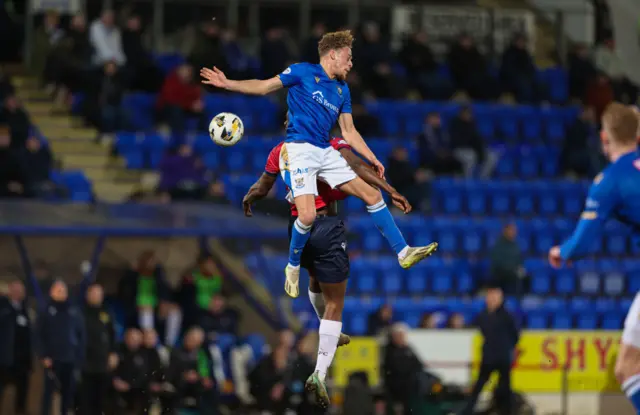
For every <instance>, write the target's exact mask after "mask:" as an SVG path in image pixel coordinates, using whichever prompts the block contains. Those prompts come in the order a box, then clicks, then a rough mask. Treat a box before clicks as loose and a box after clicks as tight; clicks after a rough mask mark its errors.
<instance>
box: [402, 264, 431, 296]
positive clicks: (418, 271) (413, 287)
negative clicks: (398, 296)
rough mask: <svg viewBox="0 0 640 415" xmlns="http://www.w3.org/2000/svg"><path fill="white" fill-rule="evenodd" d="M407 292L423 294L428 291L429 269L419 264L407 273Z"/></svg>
mask: <svg viewBox="0 0 640 415" xmlns="http://www.w3.org/2000/svg"><path fill="white" fill-rule="evenodd" d="M407 274H408V275H407V291H408V292H410V293H417V294H419V293H423V292H426V291H427V267H426V266H425V264H418V265H416V266H414V267H412V268H411V269H410V270H409V271H408V273H407Z"/></svg>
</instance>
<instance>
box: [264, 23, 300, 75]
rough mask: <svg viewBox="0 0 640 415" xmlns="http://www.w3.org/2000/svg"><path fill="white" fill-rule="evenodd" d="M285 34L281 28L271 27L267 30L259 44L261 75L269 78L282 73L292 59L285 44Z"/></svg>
mask: <svg viewBox="0 0 640 415" xmlns="http://www.w3.org/2000/svg"><path fill="white" fill-rule="evenodd" d="M286 36H287V33H286V31H285V29H283V28H281V27H272V28H270V29H268V30H267V32H266V33H265V36H264V38H263V39H262V42H261V44H260V62H261V64H262V74H263V75H264V76H266V77H271V76H273V74H277V73H280V72H282V68H285V67H286V66H287V65H289V64H290V63H291V60H292V59H293V56H292V53H291V50H290V49H289V45H288V43H287V37H286Z"/></svg>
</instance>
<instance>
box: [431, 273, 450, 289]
mask: <svg viewBox="0 0 640 415" xmlns="http://www.w3.org/2000/svg"><path fill="white" fill-rule="evenodd" d="M432 284H433V285H432V287H431V288H432V290H433V292H434V293H436V294H447V293H451V292H452V291H453V275H451V273H450V272H449V270H447V269H446V268H445V269H441V270H438V271H436V272H435V273H434V275H433V278H432Z"/></svg>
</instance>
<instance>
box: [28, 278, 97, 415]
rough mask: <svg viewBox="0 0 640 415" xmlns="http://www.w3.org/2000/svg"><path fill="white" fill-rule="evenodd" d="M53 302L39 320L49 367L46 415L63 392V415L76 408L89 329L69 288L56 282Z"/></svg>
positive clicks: (44, 360) (42, 348)
mask: <svg viewBox="0 0 640 415" xmlns="http://www.w3.org/2000/svg"><path fill="white" fill-rule="evenodd" d="M49 296H50V298H49V302H48V304H47V305H46V306H45V307H44V308H43V309H41V311H40V315H39V317H38V328H39V330H38V335H39V340H40V356H41V358H42V363H43V365H44V367H45V377H44V378H45V381H44V393H43V397H42V415H49V413H50V410H51V400H52V397H53V393H54V392H55V391H56V390H57V391H59V392H60V398H61V399H60V414H61V415H67V414H68V411H69V410H70V409H72V406H73V397H74V387H75V377H74V371H75V370H76V369H78V368H79V367H80V365H81V364H82V361H83V356H84V352H85V346H86V345H85V343H86V335H85V326H84V319H83V318H82V312H81V310H80V309H79V308H78V307H77V305H76V304H73V303H72V302H71V301H69V293H68V290H67V286H66V285H65V283H64V282H62V281H55V282H54V283H53V284H52V285H51V289H50V290H49Z"/></svg>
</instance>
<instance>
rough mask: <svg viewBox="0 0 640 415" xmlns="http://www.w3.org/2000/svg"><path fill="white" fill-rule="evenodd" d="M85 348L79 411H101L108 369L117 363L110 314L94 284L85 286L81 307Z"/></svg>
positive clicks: (104, 404) (91, 414)
mask: <svg viewBox="0 0 640 415" xmlns="http://www.w3.org/2000/svg"><path fill="white" fill-rule="evenodd" d="M84 319H85V330H86V333H87V350H86V352H85V360H84V364H83V367H82V383H81V386H80V391H81V394H80V400H79V402H78V405H79V408H80V409H81V410H80V413H82V414H86V415H102V414H103V413H104V412H105V411H107V398H108V392H109V389H110V385H109V384H110V380H111V371H112V370H114V369H115V368H116V367H117V365H118V355H117V354H116V336H115V327H114V321H113V317H112V316H111V314H110V313H109V310H107V308H106V307H105V306H104V291H103V289H102V287H101V286H100V285H98V284H93V285H91V286H90V287H89V289H88V290H87V296H86V305H85V308H84Z"/></svg>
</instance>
